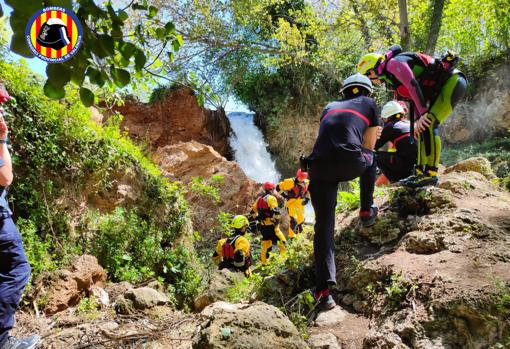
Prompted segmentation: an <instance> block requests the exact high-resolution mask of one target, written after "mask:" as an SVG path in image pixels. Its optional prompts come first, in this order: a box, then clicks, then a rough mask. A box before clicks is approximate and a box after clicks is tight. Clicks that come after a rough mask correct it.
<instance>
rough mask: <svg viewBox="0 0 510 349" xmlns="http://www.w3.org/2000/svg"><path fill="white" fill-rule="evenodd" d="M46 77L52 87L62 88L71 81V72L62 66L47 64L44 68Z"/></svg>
mask: <svg viewBox="0 0 510 349" xmlns="http://www.w3.org/2000/svg"><path fill="white" fill-rule="evenodd" d="M46 76H47V77H48V80H50V81H51V85H52V86H54V87H64V86H65V85H66V84H67V83H68V82H69V81H71V71H70V70H69V68H68V67H66V66H65V65H63V64H48V65H47V66H46Z"/></svg>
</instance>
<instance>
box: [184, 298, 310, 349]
mask: <svg viewBox="0 0 510 349" xmlns="http://www.w3.org/2000/svg"><path fill="white" fill-rule="evenodd" d="M201 314H202V315H203V316H205V317H206V318H207V319H208V322H207V324H206V325H204V327H203V328H202V330H201V331H200V333H198V335H197V336H196V337H195V339H194V341H193V348H194V349H206V348H207V349H216V348H218V349H219V348H232V349H234V348H245V349H263V348H264V349H265V348H268V349H269V348H286V349H304V348H308V346H307V345H306V343H305V342H304V341H303V340H302V339H301V337H300V336H299V332H298V330H297V329H296V327H295V326H294V324H292V322H291V321H290V320H289V319H288V318H287V317H286V316H285V315H284V314H283V313H282V312H281V311H280V310H278V309H277V308H275V307H273V306H272V305H268V304H266V303H263V302H255V303H252V304H230V303H226V302H216V303H213V304H211V305H209V306H208V307H206V308H205V309H204V310H203V311H202V313H201Z"/></svg>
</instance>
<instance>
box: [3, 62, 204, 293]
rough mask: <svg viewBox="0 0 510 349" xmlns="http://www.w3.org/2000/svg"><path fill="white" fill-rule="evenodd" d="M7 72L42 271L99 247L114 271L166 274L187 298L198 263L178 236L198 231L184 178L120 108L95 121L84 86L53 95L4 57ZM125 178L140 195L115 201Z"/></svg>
mask: <svg viewBox="0 0 510 349" xmlns="http://www.w3.org/2000/svg"><path fill="white" fill-rule="evenodd" d="M0 78H1V79H2V80H3V81H5V84H6V87H7V90H8V91H9V92H10V94H11V95H12V96H13V97H15V99H14V100H12V101H10V102H8V103H7V104H6V105H5V107H6V108H5V109H6V112H5V118H6V120H7V122H8V125H9V127H10V130H11V141H12V144H13V149H12V158H13V165H14V173H15V174H16V181H15V183H14V185H13V186H12V188H11V191H10V194H11V195H10V201H11V203H12V204H13V208H14V210H13V211H14V214H15V217H16V219H17V222H18V225H19V228H20V231H21V233H22V235H23V238H24V243H25V247H26V250H27V254H28V257H29V260H30V262H31V264H32V266H33V274H34V276H36V275H37V274H38V273H42V272H45V271H48V270H52V269H54V268H55V267H57V266H61V265H65V264H66V263H67V261H68V259H69V256H71V255H73V254H81V253H93V254H95V255H96V256H97V257H98V258H99V260H100V261H101V263H102V264H103V266H105V267H106V268H107V269H108V271H109V273H110V276H111V277H113V278H114V279H116V280H130V281H143V280H146V279H147V278H149V277H153V276H159V277H162V278H163V279H164V280H165V281H166V282H168V283H171V284H172V287H173V288H174V290H173V291H174V292H175V297H176V298H177V299H178V301H179V302H181V301H189V300H190V299H191V297H192V294H193V293H194V292H196V291H197V289H198V287H196V285H197V283H199V280H200V275H199V274H198V272H197V271H198V270H200V267H199V265H197V264H196V263H195V262H193V260H194V257H193V256H194V250H193V249H190V250H189V251H188V250H187V248H184V247H181V246H180V245H179V244H178V243H176V240H177V239H178V238H180V237H182V236H183V235H186V234H188V233H191V232H190V231H188V230H189V228H188V227H187V204H186V201H185V200H184V198H183V196H182V188H181V187H180V186H179V185H178V184H176V183H171V182H169V181H168V180H167V179H165V178H164V177H163V176H162V174H161V171H160V170H159V168H157V167H156V166H155V165H154V164H153V163H152V162H151V161H150V160H148V159H147V158H146V157H145V156H144V155H143V154H142V152H141V150H140V148H138V147H137V146H135V145H134V144H133V143H132V142H131V141H130V140H128V139H127V138H125V137H124V136H123V135H121V134H120V132H119V122H120V118H116V117H113V118H111V119H110V120H109V125H107V126H104V127H100V126H98V125H97V124H95V123H94V122H92V121H91V120H90V112H89V111H88V110H87V109H86V108H84V107H83V106H82V105H81V103H79V97H78V94H77V91H74V93H73V94H71V95H69V96H68V97H67V99H66V100H64V101H62V102H60V103H59V102H56V101H51V100H49V99H48V98H46V97H45V96H44V95H43V94H42V91H41V88H40V86H41V81H40V80H39V79H38V78H37V77H34V76H33V75H31V73H30V72H29V70H28V68H27V67H26V66H23V65H18V64H9V63H6V62H0ZM122 181H127V182H128V183H129V185H131V186H133V187H135V188H136V193H137V197H136V198H135V199H133V200H132V201H130V200H127V201H124V202H122V203H117V201H116V200H117V199H115V198H114V197H112V195H115V193H116V192H117V189H118V184H119V183H120V182H122ZM109 202H110V203H109ZM115 206H120V207H118V208H117V209H116V210H113V207H115ZM112 210H113V211H112Z"/></svg>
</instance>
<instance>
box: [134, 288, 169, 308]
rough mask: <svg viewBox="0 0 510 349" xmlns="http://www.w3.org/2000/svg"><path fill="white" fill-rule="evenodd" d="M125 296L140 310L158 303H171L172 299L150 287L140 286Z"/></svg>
mask: <svg viewBox="0 0 510 349" xmlns="http://www.w3.org/2000/svg"><path fill="white" fill-rule="evenodd" d="M124 297H125V298H126V299H128V300H130V301H132V302H133V305H134V307H135V308H136V309H138V310H145V309H149V308H152V307H155V306H156V305H165V304H168V303H170V299H168V297H167V296H165V295H164V294H162V293H160V292H158V291H156V290H155V289H153V288H150V287H140V288H137V289H133V290H130V291H128V292H126V294H125V295H124Z"/></svg>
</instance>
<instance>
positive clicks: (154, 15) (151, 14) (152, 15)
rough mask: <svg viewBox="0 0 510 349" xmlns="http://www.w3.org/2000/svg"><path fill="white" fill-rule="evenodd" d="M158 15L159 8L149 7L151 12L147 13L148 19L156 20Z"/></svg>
mask: <svg viewBox="0 0 510 349" xmlns="http://www.w3.org/2000/svg"><path fill="white" fill-rule="evenodd" d="M157 14H158V8H157V7H155V6H149V12H148V13H147V17H149V18H154V17H156V15H157Z"/></svg>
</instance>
